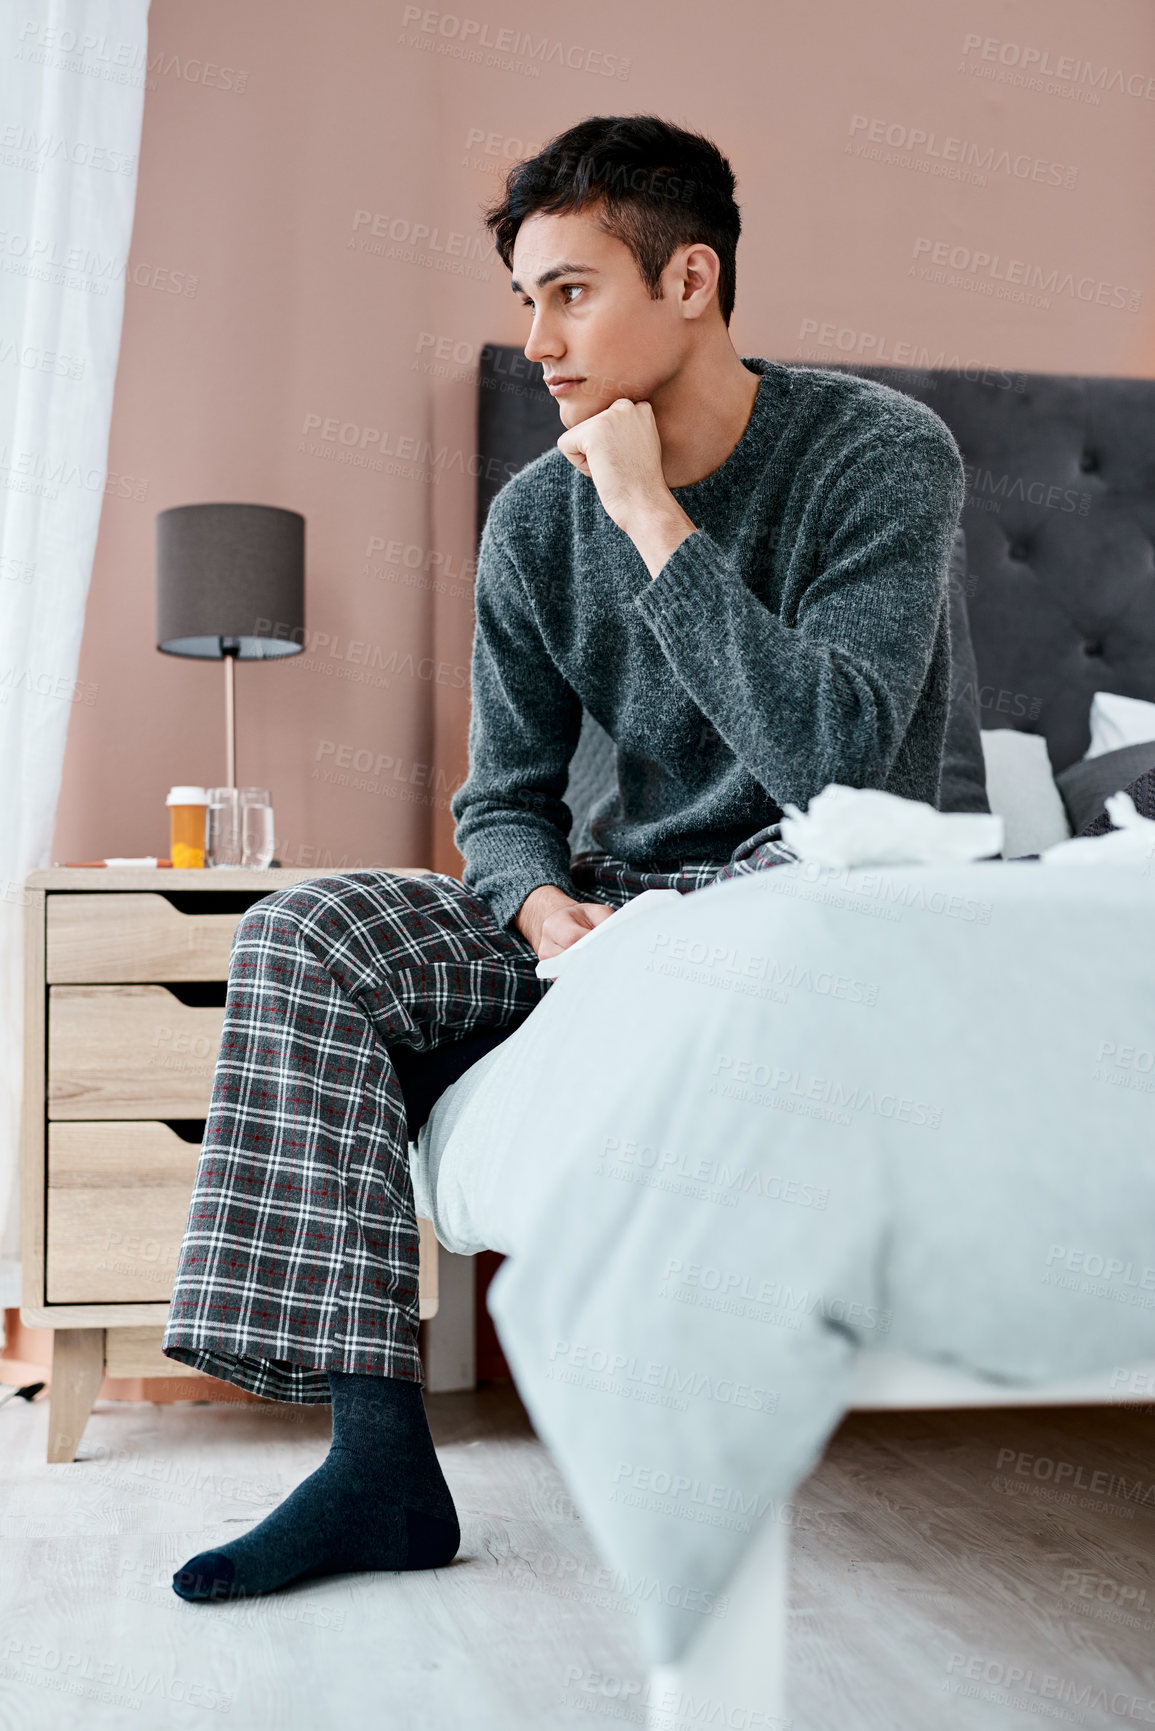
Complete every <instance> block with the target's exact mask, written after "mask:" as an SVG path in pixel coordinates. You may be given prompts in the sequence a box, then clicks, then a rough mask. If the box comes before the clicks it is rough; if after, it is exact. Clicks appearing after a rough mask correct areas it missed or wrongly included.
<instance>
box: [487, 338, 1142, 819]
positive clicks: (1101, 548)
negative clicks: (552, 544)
mask: <svg viewBox="0 0 1155 1731" xmlns="http://www.w3.org/2000/svg"><path fill="white" fill-rule="evenodd" d="M787 364H793V363H787ZM838 370H839V371H847V372H855V373H858V374H861V375H862V376H863V377H866V378H872V379H878V380H879V381H880V382H881V383H883V384H887V385H891V386H892V387H893V388H894V389H896V390H900V391H905V392H906V393H907V394H908V395H910V396H913V397H918V398H919V399H920V400H921V401H922V402H924V403H926V404H928V405H929V406H930V407H931V408H932V409H934V411H935V413H936V414H938V415H940V416H941V417H942V419H943V420H944V421H945V422H946V424H947V426H948V427H949V428H950V429H951V431H952V433H953V434H954V436H955V439H956V440H957V441H958V446H959V449H960V451H961V452H962V455H963V461H964V463H965V464H966V471H967V498H966V504H965V505H964V508H963V515H962V526H963V528H964V530H965V531H966V542H967V563H968V571H967V578H966V596H967V607H968V609H969V613H970V625H971V634H972V638H973V641H974V650H975V661H976V664H977V671H978V698H979V713H980V725H981V726H982V727H984V728H996V727H1014V728H1018V729H1020V730H1021V731H1024V732H1028V733H1041V734H1043V735H1044V736H1045V738H1046V741H1047V746H1048V749H1049V751H1050V754H1051V762H1052V765H1053V767H1054V769H1055V770H1056V771H1059V770H1062V769H1065V768H1066V767H1067V766H1068V764H1071V763H1073V762H1074V761H1075V760H1076V759H1077V758H1079V757H1081V756H1082V754H1083V752H1084V751H1085V750H1086V747H1087V744H1088V741H1089V733H1088V727H1087V716H1088V712H1089V710H1090V705H1091V698H1092V695H1093V694H1094V693H1095V692H1096V691H1119V692H1122V693H1124V694H1125V695H1126V696H1129V697H1142V698H1146V699H1148V700H1149V701H1155V379H1114V378H1077V377H1066V376H1061V375H1053V374H1047V373H1035V374H1031V373H1012V372H1005V371H1001V370H999V369H995V368H985V369H983V368H978V367H974V368H966V369H964V370H962V371H959V370H953V371H952V370H946V371H933V370H926V371H918V370H911V371H906V370H903V369H900V368H894V367H856V366H846V367H840V368H839V369H838ZM479 384H480V391H479V408H478V450H479V453H480V458H481V465H480V466H481V480H480V484H479V488H478V504H477V508H478V533H479V535H480V531H481V526H482V525H483V523H484V521H485V515H486V512H487V511H488V510H489V506H490V502H491V500H492V499H493V496H494V494H495V493H496V492H497V490H498V488H499V487H500V486H501V484H502V482H503V481H504V480H505V479H506V478H507V477H508V476H509V475H510V474H512V473H514V472H515V470H517V469H519V468H521V467H522V466H523V465H524V464H525V463H527V462H531V461H532V460H533V458H535V457H538V456H540V455H541V453H542V452H543V451H545V450H548V449H549V447H550V446H551V445H553V444H555V443H556V441H557V439H558V436H559V434H560V432H561V422H560V420H559V418H558V412H557V406H556V404H555V403H554V401H553V399H552V397H550V395H549V393H548V391H546V389H545V387H544V385H543V384H542V382H541V367H540V366H539V365H536V364H534V365H531V364H530V363H529V362H528V361H527V360H526V359H525V356H524V355H523V353H522V351H521V350H520V349H519V348H517V347H514V346H508V345H499V344H488V345H486V347H485V348H484V349H483V350H482V353H481V367H480V379H479ZM598 735H600V738H598V737H597V736H598ZM607 753H611V754H612V746H610V743H609V741H608V740H607V739H606V736H605V735H604V734H603V733H602V732H601V729H600V728H596V726H595V724H592V723H591V722H590V718H589V717H587V725H586V726H585V727H583V732H582V741H581V744H580V745H579V748H578V752H577V754H576V755H575V757H574V760H573V764H572V766H571V772H570V790H568V791H567V795H566V799H567V803H568V804H569V805H570V809H571V810H572V811H574V813H575V834H574V837H573V841H574V845H575V847H577V846H580V845H582V840H581V837H580V830H579V825H578V823H577V813H578V812H579V811H580V812H584V811H585V810H586V809H588V803H589V801H588V799H587V798H586V792H587V789H588V791H589V792H590V793H591V794H596V793H597V792H600V791H601V790H602V789H603V788H604V787H605V785H606V779H607V776H608V775H611V774H612V756H608V755H607ZM607 766H609V767H607ZM571 792H573V793H574V795H575V797H572V798H571V797H570V793H571Z"/></svg>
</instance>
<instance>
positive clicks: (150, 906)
mask: <svg viewBox="0 0 1155 1731" xmlns="http://www.w3.org/2000/svg"><path fill="white" fill-rule="evenodd" d="M206 875H208V876H211V874H206ZM46 913H47V920H46V942H47V952H48V953H47V970H46V975H45V977H46V978H47V979H48V980H49V981H50V982H52V983H55V982H58V981H75V982H77V983H78V984H89V985H93V984H96V983H98V982H109V983H120V982H124V983H126V984H129V983H133V982H137V981H141V982H143V981H147V980H227V979H228V977H229V951H230V949H231V947H232V941H233V933H234V932H235V931H236V928H237V924H238V922H239V921H240V920H241V919H242V918H243V915H241V914H213V913H198V914H184V913H181V912H180V910H179V908H175V907H174V906H173V905H172V903H171V902H170V901H167V900H166V899H165V897H164V896H162V895H148V894H143V895H131V894H128V895H124V894H117V895H75V896H70V895H51V896H49V897H48V906H47V910H46Z"/></svg>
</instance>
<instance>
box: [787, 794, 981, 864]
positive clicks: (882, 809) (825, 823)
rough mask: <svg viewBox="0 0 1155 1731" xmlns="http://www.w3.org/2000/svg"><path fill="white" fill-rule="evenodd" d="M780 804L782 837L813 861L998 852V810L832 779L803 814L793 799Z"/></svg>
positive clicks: (888, 860) (923, 860) (970, 856)
mask: <svg viewBox="0 0 1155 1731" xmlns="http://www.w3.org/2000/svg"><path fill="white" fill-rule="evenodd" d="M782 810H783V812H784V813H785V814H786V815H785V817H784V818H783V820H782V840H783V841H784V842H785V843H786V844H787V846H788V847H791V848H793V850H794V852H795V853H796V854H797V855H798V857H799V859H801V860H804V861H806V862H808V863H810V864H814V865H820V866H831V867H835V868H843V867H846V866H876V865H951V864H957V863H958V862H960V861H964V860H974V859H983V858H985V857H989V856H990V855H992V854H998V853H1000V852H1001V851H1002V845H1003V820H1002V818H1001V817H996V816H994V815H991V814H988V813H986V812H969V811H966V812H945V811H936V810H935V808H934V807H933V806H932V805H926V804H924V803H923V801H922V800H917V799H902V798H901V797H900V796H899V795H898V794H896V793H883V792H881V791H880V790H879V789H877V788H869V787H843V786H841V785H840V784H839V783H838V782H836V781H832V782H830V783H828V785H827V786H826V787H824V788H823V789H822V792H821V793H817V794H815V796H814V798H813V799H812V800H811V801H810V804H809V807H808V808H807V810H806V812H805V813H803V812H802V811H801V810H800V809H799V808H798V806H796V805H784V806H783V807H782Z"/></svg>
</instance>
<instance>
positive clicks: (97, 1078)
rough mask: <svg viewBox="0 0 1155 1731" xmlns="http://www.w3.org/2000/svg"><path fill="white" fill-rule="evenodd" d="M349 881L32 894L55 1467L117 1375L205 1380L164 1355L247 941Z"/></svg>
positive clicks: (138, 876) (31, 1172)
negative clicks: (249, 912) (301, 903)
mask: <svg viewBox="0 0 1155 1731" xmlns="http://www.w3.org/2000/svg"><path fill="white" fill-rule="evenodd" d="M380 869H383V870H394V869H395V868H393V867H383V868H380ZM338 870H340V868H332V869H331V870H330V871H318V870H309V869H306V868H304V867H298V868H285V869H269V870H267V871H259V872H258V871H241V870H226V869H222V870H204V871H175V870H170V869H160V868H149V867H139V866H136V867H127V866H109V867H105V868H103V869H101V868H96V869H92V868H89V869H84V868H78V867H69V866H53V867H50V868H47V869H41V870H39V871H34V872H30V873H29V874H28V877H27V878H26V879H25V897H26V915H25V964H24V965H25V1035H24V1040H25V1060H24V1063H25V1068H24V1115H23V1127H22V1148H23V1161H24V1181H23V1221H22V1226H23V1232H22V1237H23V1243H22V1260H23V1288H22V1304H21V1310H20V1315H21V1318H22V1320H23V1321H24V1322H25V1323H26V1324H27V1325H28V1326H29V1327H30V1328H51V1329H54V1330H55V1333H54V1336H53V1352H52V1393H51V1408H50V1412H49V1438H48V1459H49V1460H50V1461H70V1460H73V1459H74V1458H75V1454H76V1448H77V1445H78V1443H79V1441H80V1438H81V1435H82V1434H83V1431H84V1427H85V1425H86V1423H87V1422H88V1416H89V1414H90V1412H91V1411H92V1403H93V1401H94V1400H95V1399H96V1396H97V1393H98V1391H99V1389H100V1384H101V1380H102V1378H103V1377H104V1376H105V1375H108V1376H165V1377H172V1376H181V1377H199V1376H201V1375H202V1373H201V1372H199V1371H195V1370H192V1369H191V1368H189V1367H187V1366H184V1365H177V1364H175V1363H174V1361H173V1360H172V1359H171V1358H166V1357H165V1356H164V1354H163V1353H162V1352H161V1350H160V1340H161V1335H162V1334H163V1332H164V1322H165V1318H166V1317H167V1315H168V1304H169V1298H170V1297H171V1294H172V1283H173V1279H174V1277H175V1274H176V1262H177V1254H178V1252H179V1249H180V1242H181V1238H182V1235H183V1233H184V1225H185V1218H186V1216H187V1214H188V1205H189V1197H190V1195H191V1193H192V1182H193V1176H194V1174H195V1171H196V1163H197V1156H198V1154H199V1152H200V1143H201V1138H202V1136H203V1133H204V1119H205V1116H206V1113H207V1111H208V1105H209V1098H210V1094H211V1089H212V1079H213V1070H214V1067H215V1064H216V1055H217V1048H218V1046H219V1044H220V1037H221V1024H222V1021H223V1018H224V1003H225V989H226V985H227V981H228V973H229V950H230V946H231V944H232V939H233V933H234V931H235V929H236V925H237V921H238V920H239V919H240V917H241V915H242V914H243V913H244V912H245V910H246V909H247V908H249V907H251V906H252V904H253V903H254V902H258V901H260V900H261V899H262V898H263V897H264V896H267V895H269V894H270V893H271V892H272V891H274V890H278V889H284V888H286V887H287V886H288V885H290V884H294V883H300V882H302V881H304V880H305V879H307V878H316V877H327V876H330V875H333V874H334V873H335V872H336V871H338ZM396 875H397V876H399V877H416V876H423V875H425V868H424V867H416V868H413V869H397V871H396ZM420 1230H421V1272H420V1292H421V1316H422V1317H423V1318H426V1317H431V1316H433V1315H434V1314H435V1313H436V1310H437V1250H438V1246H437V1240H436V1238H435V1237H434V1234H433V1228H432V1226H431V1225H430V1223H429V1222H428V1221H427V1220H422V1221H421V1222H420ZM205 1380H209V1379H207V1378H206V1379H205Z"/></svg>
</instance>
